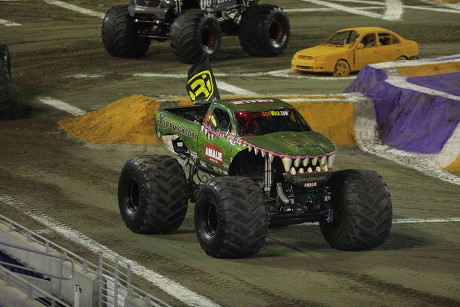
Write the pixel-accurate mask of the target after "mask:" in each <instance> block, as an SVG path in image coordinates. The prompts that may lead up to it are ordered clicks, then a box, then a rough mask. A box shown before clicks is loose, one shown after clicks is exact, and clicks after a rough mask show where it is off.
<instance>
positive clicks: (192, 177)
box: [118, 98, 392, 258]
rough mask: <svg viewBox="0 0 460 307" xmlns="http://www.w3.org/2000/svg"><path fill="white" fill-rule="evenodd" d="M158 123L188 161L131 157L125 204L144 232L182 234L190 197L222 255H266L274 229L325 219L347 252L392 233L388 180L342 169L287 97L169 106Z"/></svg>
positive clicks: (205, 238)
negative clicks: (271, 228) (269, 234)
mask: <svg viewBox="0 0 460 307" xmlns="http://www.w3.org/2000/svg"><path fill="white" fill-rule="evenodd" d="M155 121H156V123H155V126H156V131H157V135H158V137H161V138H163V139H164V140H166V141H167V142H168V144H169V145H170V146H171V148H172V149H173V150H174V152H175V153H176V154H177V155H178V158H177V159H176V158H174V157H171V156H137V157H134V158H132V159H130V160H129V161H127V162H126V164H125V166H124V168H123V170H122V173H121V175H120V181H119V187H118V188H119V190H118V193H119V194H118V197H119V207H120V212H121V215H122V218H123V220H124V222H125V223H126V225H127V227H128V228H130V229H131V230H132V231H134V232H136V233H150V234H152V233H154V234H165V233H170V232H172V231H174V230H176V229H177V228H179V226H180V225H181V224H182V222H183V220H184V217H185V214H186V211H187V205H188V201H189V200H190V201H191V202H195V209H194V210H195V212H194V220H195V229H196V234H197V237H198V241H199V242H200V244H201V247H202V248H203V249H204V251H205V252H206V253H207V254H209V255H211V256H213V257H219V258H220V257H244V256H249V255H252V254H255V253H257V252H258V251H259V250H260V248H261V247H262V245H263V243H264V241H265V236H266V235H267V227H268V226H269V225H271V226H282V225H289V224H297V223H302V222H319V224H320V227H321V231H322V233H323V235H324V237H325V239H326V240H327V241H328V242H329V244H330V245H331V246H332V247H335V248H337V249H342V250H363V249H369V248H373V247H376V246H379V245H380V244H382V243H383V242H384V241H385V239H386V238H387V236H388V235H389V232H390V228H391V222H392V204H391V197H390V193H389V191H388V189H387V186H386V184H385V182H384V181H383V180H382V178H381V177H380V176H379V175H378V174H377V173H375V172H373V171H368V170H344V171H338V172H333V163H334V157H335V150H336V149H335V146H334V145H333V144H332V143H331V142H330V141H329V140H328V139H327V138H326V137H324V136H323V135H321V134H320V133H318V132H315V131H313V130H312V129H311V128H310V127H309V125H308V124H307V122H306V121H305V120H304V119H303V117H302V116H301V115H300V114H299V113H298V111H297V110H296V109H295V108H293V107H292V106H291V105H289V104H288V103H286V102H283V101H282V100H279V99H274V98H265V99H261V98H254V99H223V100H215V101H213V102H210V103H205V104H196V105H194V106H184V107H175V108H168V109H162V110H159V111H158V113H157V114H156V116H155ZM183 166H187V169H188V176H186V175H185V172H184V170H183Z"/></svg>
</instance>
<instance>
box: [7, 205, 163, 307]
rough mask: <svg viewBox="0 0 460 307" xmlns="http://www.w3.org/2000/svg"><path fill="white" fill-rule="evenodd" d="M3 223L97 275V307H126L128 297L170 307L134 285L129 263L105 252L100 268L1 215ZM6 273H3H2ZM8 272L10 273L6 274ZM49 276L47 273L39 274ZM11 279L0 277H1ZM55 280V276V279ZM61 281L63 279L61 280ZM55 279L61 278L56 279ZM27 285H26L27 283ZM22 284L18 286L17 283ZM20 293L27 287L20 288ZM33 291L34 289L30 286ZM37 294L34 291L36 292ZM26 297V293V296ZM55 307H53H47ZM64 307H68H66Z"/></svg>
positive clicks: (101, 258) (155, 306) (149, 304)
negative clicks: (124, 306)
mask: <svg viewBox="0 0 460 307" xmlns="http://www.w3.org/2000/svg"><path fill="white" fill-rule="evenodd" d="M0 223H2V224H4V225H6V226H8V229H9V231H15V232H17V233H20V234H22V235H24V236H25V237H26V239H27V240H28V241H31V242H35V243H38V244H40V245H42V246H44V247H45V249H46V252H48V253H51V252H52V253H55V254H57V255H58V256H57V258H58V259H64V260H65V261H69V262H71V263H72V271H73V265H75V266H76V267H79V268H81V269H82V271H83V272H91V273H94V274H96V275H97V277H98V284H99V287H98V288H99V295H98V302H97V304H98V306H101V307H102V306H110V307H112V306H113V307H118V306H123V305H124V301H125V299H126V298H127V297H129V298H137V299H141V300H143V302H144V303H145V306H154V307H163V306H165V307H170V305H168V304H167V303H165V302H163V301H162V300H160V299H159V298H156V297H154V296H152V295H150V294H148V293H147V292H145V291H144V290H142V289H140V288H138V287H136V286H134V285H133V284H131V266H130V264H129V263H125V262H123V261H120V260H119V259H113V260H110V259H106V258H104V254H103V252H102V251H101V252H99V261H98V264H97V265H96V264H94V263H91V262H90V261H88V260H86V259H84V258H82V257H80V256H78V255H77V254H75V253H73V252H71V251H69V250H67V249H65V248H63V247H61V246H59V245H57V244H55V243H53V242H52V241H50V240H48V239H46V238H45V237H43V236H41V235H39V234H37V233H35V232H33V231H31V230H30V229H27V228H26V227H24V226H22V225H20V224H18V223H16V222H14V221H12V220H10V219H9V218H7V217H5V216H3V215H1V214H0ZM2 271H3V270H2ZM7 271H8V270H7ZM36 273H41V274H44V275H46V273H44V272H36ZM2 276H8V278H11V276H12V273H11V274H10V275H5V274H0V277H2ZM53 277H55V276H53ZM61 277H62V276H61ZM56 278H59V276H58V277H56ZM26 282H27V281H26ZM18 283H19V282H18ZM21 287H22V288H20V289H21V290H24V287H26V288H27V289H28V287H29V286H28V285H27V286H24V285H23V286H21ZM31 287H32V285H31ZM77 287H78V286H76V289H75V293H76V294H75V300H74V302H73V306H78V305H77V303H78V288H77ZM34 291H35V290H34ZM26 293H27V292H26ZM47 297H51V294H47ZM56 302H57V301H56ZM48 306H54V305H52V304H51V305H48ZM64 306H68V305H65V304H64Z"/></svg>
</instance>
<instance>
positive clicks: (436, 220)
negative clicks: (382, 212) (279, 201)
mask: <svg viewBox="0 0 460 307" xmlns="http://www.w3.org/2000/svg"><path fill="white" fill-rule="evenodd" d="M456 222H460V217H448V218H428V219H422V218H419V219H418V218H410V219H393V221H391V223H392V224H420V223H456ZM295 226H303V227H308V226H319V223H318V222H314V223H308V222H307V223H300V224H297V225H295Z"/></svg>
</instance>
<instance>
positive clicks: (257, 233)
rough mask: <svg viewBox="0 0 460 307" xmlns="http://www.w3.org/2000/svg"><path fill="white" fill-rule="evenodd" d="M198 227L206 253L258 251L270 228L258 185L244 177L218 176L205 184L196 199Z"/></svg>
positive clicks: (236, 254)
mask: <svg viewBox="0 0 460 307" xmlns="http://www.w3.org/2000/svg"><path fill="white" fill-rule="evenodd" d="M195 230H196V234H197V237H198V241H199V242H200V245H201V247H202V248H203V250H204V251H205V252H206V254H208V255H210V256H212V257H217V258H237V257H246V256H250V255H253V254H255V253H257V252H258V251H259V250H260V249H261V247H262V245H263V243H264V242H265V236H266V234H267V230H268V212H267V206H266V205H265V201H264V196H263V193H262V190H261V189H260V187H259V185H258V184H257V183H256V182H254V181H253V180H251V179H249V178H245V177H229V176H221V177H215V178H212V179H211V180H209V181H207V182H206V183H205V184H203V185H202V186H201V188H200V190H199V192H198V199H197V201H196V203H195Z"/></svg>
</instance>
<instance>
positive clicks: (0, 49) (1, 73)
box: [0, 44, 11, 114]
mask: <svg viewBox="0 0 460 307" xmlns="http://www.w3.org/2000/svg"><path fill="white" fill-rule="evenodd" d="M10 83H11V64H10V52H9V50H8V47H7V46H6V45H3V44H0V114H2V113H3V111H5V110H6V109H7V108H8V107H9V106H10Z"/></svg>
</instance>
